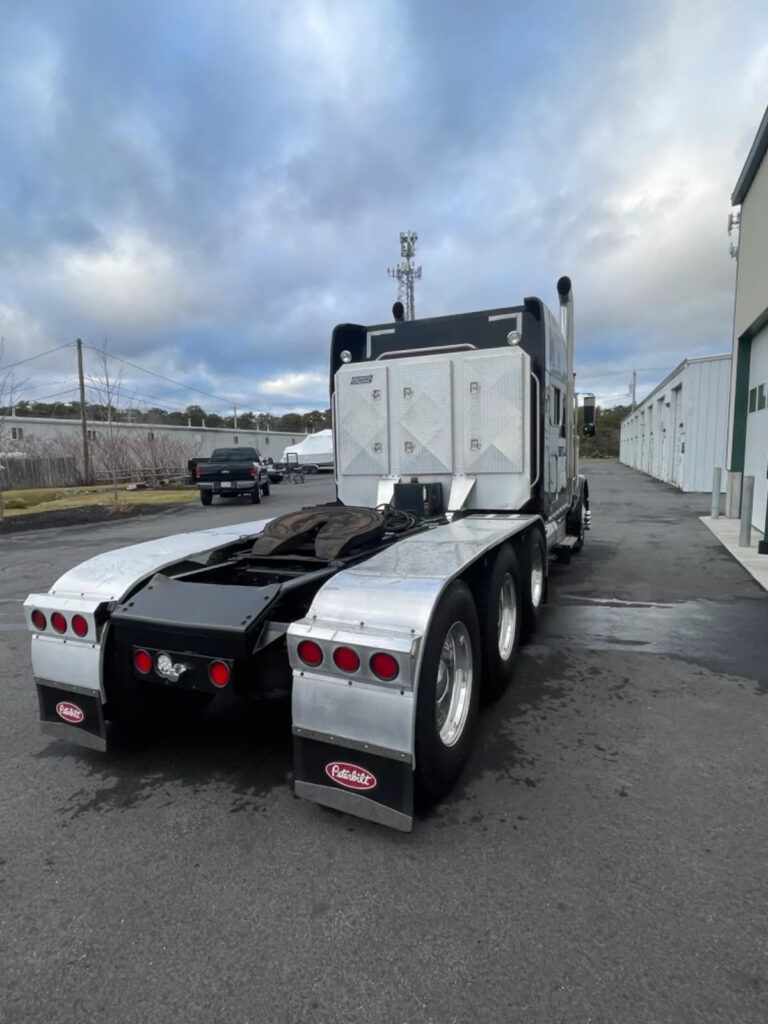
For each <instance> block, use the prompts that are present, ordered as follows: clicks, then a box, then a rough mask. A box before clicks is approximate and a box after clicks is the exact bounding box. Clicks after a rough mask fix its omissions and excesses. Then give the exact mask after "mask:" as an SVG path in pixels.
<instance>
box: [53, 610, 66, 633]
mask: <svg viewBox="0 0 768 1024" xmlns="http://www.w3.org/2000/svg"><path fill="white" fill-rule="evenodd" d="M51 625H52V626H53V628H54V629H55V630H56V632H57V633H66V632H67V620H66V619H65V618H64V616H63V615H62V614H61V612H54V613H53V615H52V616H51Z"/></svg>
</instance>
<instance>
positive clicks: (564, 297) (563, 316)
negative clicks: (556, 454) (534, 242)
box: [557, 277, 578, 497]
mask: <svg viewBox="0 0 768 1024" xmlns="http://www.w3.org/2000/svg"><path fill="white" fill-rule="evenodd" d="M557 295H558V298H559V299H560V329H561V331H562V332H563V337H564V338H565V350H566V360H567V362H566V365H567V369H566V378H567V379H566V385H565V407H566V409H567V410H568V415H567V416H566V418H565V442H566V450H567V453H568V456H567V475H568V486H569V487H570V490H571V497H573V495H574V489H575V486H576V477H577V475H578V473H577V466H576V394H575V388H574V377H573V288H572V286H571V279H570V277H561V278H560V280H559V281H558V282H557Z"/></svg>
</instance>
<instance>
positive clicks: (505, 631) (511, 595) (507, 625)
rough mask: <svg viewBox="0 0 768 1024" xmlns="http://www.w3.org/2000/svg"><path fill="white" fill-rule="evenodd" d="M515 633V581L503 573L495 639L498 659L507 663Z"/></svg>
mask: <svg viewBox="0 0 768 1024" xmlns="http://www.w3.org/2000/svg"><path fill="white" fill-rule="evenodd" d="M516 631H517V594H516V593H515V581H514V580H513V579H512V577H511V576H510V575H509V573H505V575H504V579H503V580H502V583H501V590H500V591H499V619H498V631H497V634H496V635H497V637H498V642H499V657H500V658H501V660H502V661H507V660H508V659H509V656H510V655H511V654H512V649H513V647H514V646H515V633H516Z"/></svg>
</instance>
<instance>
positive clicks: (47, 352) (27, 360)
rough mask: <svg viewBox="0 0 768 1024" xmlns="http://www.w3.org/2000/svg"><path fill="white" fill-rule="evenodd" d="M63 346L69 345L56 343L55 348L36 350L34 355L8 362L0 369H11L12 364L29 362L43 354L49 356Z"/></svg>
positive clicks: (17, 364)
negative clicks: (43, 350)
mask: <svg viewBox="0 0 768 1024" xmlns="http://www.w3.org/2000/svg"><path fill="white" fill-rule="evenodd" d="M63 348H71V345H69V344H67V345H57V346H56V348H49V349H48V350H47V351H46V352H38V354H37V355H36V356H28V357H27V358H26V359H19V360H18V362H15V363H9V364H8V365H7V366H3V367H0V369H3V370H12V369H13V368H14V366H21V364H22V363H31V362H32V360H33V359H42V358H43V356H49V355H50V354H51V353H52V352H60V351H61V350H62V349H63Z"/></svg>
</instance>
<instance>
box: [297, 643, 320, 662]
mask: <svg viewBox="0 0 768 1024" xmlns="http://www.w3.org/2000/svg"><path fill="white" fill-rule="evenodd" d="M296 653H297V654H298V656H299V657H300V658H301V660H302V661H303V662H304V664H305V665H311V666H312V667H313V668H314V667H315V666H317V665H319V664H321V662H322V660H323V651H322V648H321V647H320V645H319V644H316V643H315V641H314V640H302V641H301V643H300V644H299V646H298V647H297V648H296Z"/></svg>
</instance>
